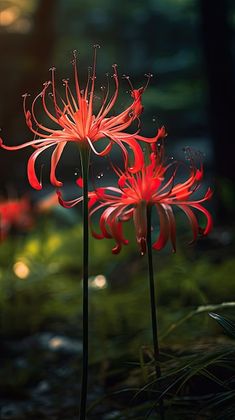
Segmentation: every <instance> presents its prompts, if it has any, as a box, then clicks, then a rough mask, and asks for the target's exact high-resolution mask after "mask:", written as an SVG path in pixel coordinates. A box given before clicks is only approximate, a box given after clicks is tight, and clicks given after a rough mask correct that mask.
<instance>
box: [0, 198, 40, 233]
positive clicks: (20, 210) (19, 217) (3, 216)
mask: <svg viewBox="0 0 235 420" xmlns="http://www.w3.org/2000/svg"><path fill="white" fill-rule="evenodd" d="M31 214H32V210H31V206H30V203H29V201H28V199H27V198H20V199H11V200H5V201H2V202H0V240H4V239H6V237H7V235H8V233H9V232H10V230H11V229H12V228H16V229H17V230H23V231H24V230H27V229H29V228H31V227H32V225H33V218H32V215H31Z"/></svg>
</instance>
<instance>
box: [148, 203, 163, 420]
mask: <svg viewBox="0 0 235 420" xmlns="http://www.w3.org/2000/svg"><path fill="white" fill-rule="evenodd" d="M151 213H152V206H148V207H147V251H148V268H149V290H150V302H151V318H152V336H153V350H154V362H155V373H156V378H157V379H159V378H161V367H160V360H159V357H160V349H159V341H158V314H157V305H156V297H155V285H154V273H153V256H152V238H151V228H152V226H151ZM159 387H160V386H159ZM159 407H160V417H161V419H162V420H164V407H163V400H162V399H161V398H160V400H159Z"/></svg>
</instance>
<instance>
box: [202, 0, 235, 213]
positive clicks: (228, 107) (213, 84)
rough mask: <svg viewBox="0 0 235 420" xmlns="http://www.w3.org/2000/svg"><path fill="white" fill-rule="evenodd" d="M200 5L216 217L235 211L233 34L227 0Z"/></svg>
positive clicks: (205, 0) (207, 0)
mask: <svg viewBox="0 0 235 420" xmlns="http://www.w3.org/2000/svg"><path fill="white" fill-rule="evenodd" d="M199 5H200V13H201V33H202V40H203V48H204V55H205V64H206V72H207V79H208V88H209V98H208V99H209V101H208V105H209V124H210V130H211V135H212V139H213V144H214V154H215V165H216V168H215V170H216V176H217V180H216V182H218V185H219V188H218V191H217V197H218V200H219V202H220V204H219V206H218V209H219V212H218V213H219V214H218V216H219V217H220V218H221V215H222V213H223V215H224V216H225V215H226V213H227V214H228V213H230V212H231V210H232V213H233V214H234V213H235V206H230V209H229V201H230V202H231V203H233V202H234V201H235V198H234V197H235V191H234V185H235V184H234V182H235V170H234V166H235V159H234V151H235V138H234V137H235V136H234V120H235V80H234V63H233V57H232V45H231V43H232V35H233V34H232V29H231V28H230V26H229V20H228V17H229V5H228V2H227V1H226V0H223V1H221V0H220V1H214V0H199ZM226 186H227V190H228V194H227V196H228V200H227V203H225V202H224V204H222V203H223V201H224V200H223V198H224V197H223V194H222V192H223V187H224V188H226ZM229 186H230V187H229ZM221 187H222V188H221ZM229 188H230V190H229ZM220 193H221V196H220ZM231 207H233V208H232V209H231Z"/></svg>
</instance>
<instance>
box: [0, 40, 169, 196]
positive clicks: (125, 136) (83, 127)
mask: <svg viewBox="0 0 235 420" xmlns="http://www.w3.org/2000/svg"><path fill="white" fill-rule="evenodd" d="M96 50H97V46H95V53H94V62H93V70H92V73H90V71H89V73H88V79H87V83H86V86H85V89H83V90H81V87H80V82H79V76H78V71H77V60H76V54H74V60H73V67H74V84H75V92H72V90H71V88H70V86H69V82H68V80H64V81H63V82H64V89H65V93H64V97H63V98H62V97H60V96H59V95H58V93H57V90H56V83H55V68H52V69H51V72H52V79H51V81H48V82H46V83H44V86H43V89H42V91H41V92H40V93H39V94H38V95H37V96H36V97H35V99H34V100H33V102H32V106H31V110H29V109H28V108H27V106H26V98H27V96H28V95H24V113H25V118H26V123H27V125H28V127H29V129H30V130H31V131H32V132H33V134H34V136H35V138H34V140H32V141H29V142H26V143H23V144H21V145H18V146H12V147H10V146H6V145H4V144H3V143H2V142H1V145H2V147H3V148H5V149H8V150H17V149H22V148H24V147H27V146H33V147H34V148H35V149H36V150H35V151H34V152H33V153H32V155H31V157H30V158H29V161H28V179H29V182H30V184H31V185H32V187H33V188H35V189H38V190H39V189H41V188H42V185H41V182H40V180H39V179H38V177H37V175H36V172H35V161H36V159H37V158H38V156H39V155H40V154H41V153H42V152H43V151H45V150H47V149H49V148H54V150H53V153H52V156H51V172H50V180H51V183H52V184H53V185H55V186H56V187H60V186H61V185H62V182H61V181H59V180H58V179H57V177H56V174H55V172H56V167H57V164H58V162H59V160H60V157H61V155H62V153H63V150H64V147H65V145H66V144H67V143H68V142H75V143H77V144H78V146H80V147H84V146H85V147H89V148H91V149H92V150H93V152H94V153H96V154H97V155H100V156H104V155H106V154H108V153H109V152H110V150H111V148H112V145H113V144H114V143H116V144H118V145H119V146H120V148H121V150H122V152H123V154H124V158H125V162H126V166H127V163H128V152H127V146H129V147H130V148H131V150H132V152H133V154H134V165H133V167H132V168H131V169H130V171H131V172H132V171H133V172H136V171H138V170H140V168H141V167H142V164H143V159H144V158H143V152H142V149H141V147H140V145H139V142H138V141H139V140H141V141H143V142H147V143H152V142H155V141H157V140H158V139H159V138H160V137H164V136H165V135H166V134H165V130H164V127H162V128H161V129H159V130H158V132H157V134H156V136H155V137H153V138H147V137H143V136H141V135H139V131H140V129H139V127H138V128H137V130H136V132H135V133H133V134H129V133H127V132H126V130H127V128H128V127H130V125H131V124H132V123H133V121H136V120H137V122H138V125H139V117H140V115H141V113H142V111H143V106H142V102H141V97H142V94H143V92H144V91H145V89H146V86H147V85H146V86H145V88H143V87H141V88H140V89H133V88H132V90H131V97H132V103H131V104H130V105H129V106H128V107H127V108H126V109H125V110H124V111H122V112H121V113H120V114H118V115H116V116H114V115H113V116H109V117H108V114H110V112H111V111H112V109H113V107H114V105H115V103H116V100H117V98H118V92H119V79H118V73H117V65H116V64H114V65H113V76H112V77H113V80H114V84H115V90H114V93H113V94H112V95H110V88H109V85H108V86H107V90H106V93H105V95H104V98H103V101H102V104H101V106H100V108H99V110H98V111H97V112H96V113H95V109H94V108H95V104H94V102H95V79H96ZM150 77H151V75H149V76H148V80H149V78H150ZM147 84H148V82H147ZM131 86H132V85H131ZM48 93H49V95H48ZM48 96H51V98H52V108H51V106H49V104H48ZM37 102H41V104H42V107H43V110H44V112H45V114H46V117H47V118H48V119H49V120H50V121H51V123H52V127H51V126H49V127H47V126H45V125H44V124H42V123H41V122H39V120H38V118H37V116H36V109H35V107H36V104H37ZM53 126H56V128H54V127H53ZM102 138H107V139H108V143H107V145H106V146H105V148H104V149H103V150H102V151H101V152H98V151H97V150H96V148H95V143H96V142H97V141H98V140H100V139H102Z"/></svg>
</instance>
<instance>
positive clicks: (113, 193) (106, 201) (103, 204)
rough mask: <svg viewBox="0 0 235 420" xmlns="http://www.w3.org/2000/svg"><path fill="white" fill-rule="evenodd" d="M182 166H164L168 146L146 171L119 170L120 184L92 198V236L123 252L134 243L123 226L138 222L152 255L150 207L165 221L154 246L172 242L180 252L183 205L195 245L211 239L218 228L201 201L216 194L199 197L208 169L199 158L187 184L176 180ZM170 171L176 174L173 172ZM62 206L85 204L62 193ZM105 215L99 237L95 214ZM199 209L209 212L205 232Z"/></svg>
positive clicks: (99, 190) (155, 155) (153, 157)
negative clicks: (178, 222) (179, 219)
mask: <svg viewBox="0 0 235 420" xmlns="http://www.w3.org/2000/svg"><path fill="white" fill-rule="evenodd" d="M179 166H180V163H177V162H171V163H168V164H167V163H165V162H164V146H163V145H161V146H160V147H159V148H158V150H155V152H152V153H151V155H150V162H149V163H148V164H147V165H144V166H143V168H142V170H141V171H138V172H137V173H132V172H131V171H130V170H125V171H124V172H123V171H121V170H120V169H117V168H115V172H116V173H117V175H118V185H117V186H115V187H114V186H109V187H104V188H97V189H96V190H95V191H93V192H91V193H90V195H89V197H90V205H89V207H90V224H91V230H92V235H93V236H94V237H95V238H97V239H103V238H108V239H114V240H115V241H116V245H115V247H114V248H113V249H112V252H113V253H114V254H115V253H119V252H120V250H121V248H122V245H126V244H127V243H128V241H127V240H126V239H125V237H124V236H123V223H124V222H127V221H129V220H130V219H132V220H133V222H134V226H135V234H136V240H137V243H138V245H139V247H140V252H141V254H144V253H145V252H146V239H147V207H148V206H153V207H155V209H156V211H157V214H158V217H159V223H160V232H159V236H158V238H157V240H156V241H155V242H154V243H153V248H154V249H156V250H160V249H162V248H163V247H164V246H165V245H166V243H167V242H168V240H169V241H170V242H171V245H172V249H173V251H175V249H176V221H175V215H174V212H173V208H174V207H178V208H179V209H181V210H183V212H184V213H185V214H186V216H187V218H188V220H189V222H190V225H191V229H192V232H193V241H195V240H196V238H197V237H198V235H199V234H202V235H207V234H208V233H209V232H210V230H211V228H212V217H211V215H210V213H209V211H208V210H207V209H205V208H204V207H203V206H202V204H201V203H203V202H205V201H207V200H208V199H210V198H211V196H212V191H211V189H210V188H209V189H208V190H207V191H206V193H205V194H203V195H202V197H201V198H197V197H195V193H196V192H198V190H199V189H200V187H201V180H202V178H203V168H202V165H200V168H197V167H196V165H195V163H194V161H193V159H191V164H190V165H189V167H188V170H189V173H188V175H187V178H186V180H185V181H183V182H177V181H176V175H177V172H178V169H179ZM169 172H170V174H169ZM58 196H59V201H60V204H61V205H63V206H64V207H73V206H74V205H76V204H78V203H79V202H81V201H82V197H79V198H78V199H75V200H72V201H64V200H63V199H62V196H61V194H60V193H58ZM99 210H100V211H101V215H100V216H99V226H100V231H101V232H100V233H96V232H95V231H94V228H93V226H92V222H91V218H92V216H93V215H94V214H95V213H97V212H98V211H99ZM195 210H198V211H199V212H200V213H203V214H204V216H205V218H206V226H205V227H204V228H201V227H200V226H199V222H198V219H197V217H196V214H195Z"/></svg>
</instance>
